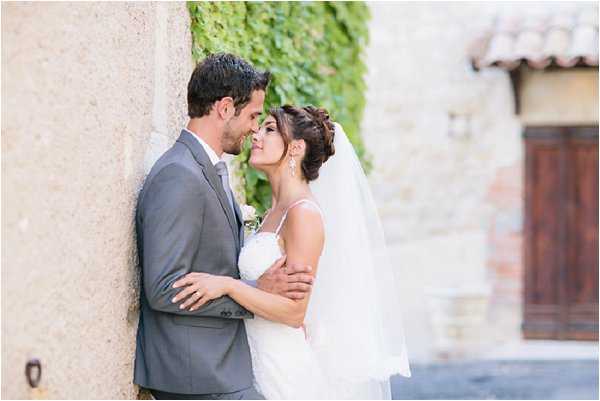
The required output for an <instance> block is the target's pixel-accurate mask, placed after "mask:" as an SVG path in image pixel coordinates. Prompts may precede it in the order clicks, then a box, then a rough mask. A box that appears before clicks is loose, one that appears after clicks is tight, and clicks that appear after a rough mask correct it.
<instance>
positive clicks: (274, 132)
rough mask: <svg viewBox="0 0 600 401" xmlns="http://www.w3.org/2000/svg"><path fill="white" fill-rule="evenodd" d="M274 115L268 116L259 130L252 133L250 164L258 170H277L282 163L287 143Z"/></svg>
mask: <svg viewBox="0 0 600 401" xmlns="http://www.w3.org/2000/svg"><path fill="white" fill-rule="evenodd" d="M281 135H282V133H281V132H279V130H278V129H277V123H276V122H275V118H274V117H273V116H267V118H265V121H264V122H263V124H262V126H261V127H260V129H259V130H258V132H256V133H254V134H253V135H252V151H251V152H250V160H249V162H250V165H251V166H252V167H254V168H255V169H257V170H261V171H268V170H274V169H275V170H276V169H277V168H279V166H280V165H281V162H282V161H285V158H284V159H283V160H282V155H283V152H284V151H285V143H284V142H283V138H282V136H281Z"/></svg>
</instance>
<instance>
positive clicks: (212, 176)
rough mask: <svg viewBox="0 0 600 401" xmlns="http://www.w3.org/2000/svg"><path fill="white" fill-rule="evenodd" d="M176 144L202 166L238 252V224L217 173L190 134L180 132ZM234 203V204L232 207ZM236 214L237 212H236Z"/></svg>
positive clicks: (200, 146)
mask: <svg viewBox="0 0 600 401" xmlns="http://www.w3.org/2000/svg"><path fill="white" fill-rule="evenodd" d="M177 142H180V143H182V144H184V145H185V146H187V147H188V149H190V151H191V152H192V155H193V156H194V159H196V161H197V162H198V164H200V165H201V166H202V173H203V174H204V177H206V180H207V181H208V183H209V184H210V186H211V187H212V189H213V190H214V191H215V192H216V194H217V198H218V199H219V203H221V207H222V208H223V211H224V212H225V215H226V216H227V221H228V222H229V227H230V228H231V231H232V232H233V236H234V238H235V240H236V246H237V248H238V250H239V248H240V241H241V240H240V237H239V229H238V223H237V222H236V219H235V216H234V215H233V211H232V210H231V206H229V201H228V200H227V195H225V191H224V190H223V184H222V183H221V178H220V177H219V176H218V175H217V171H216V170H215V167H214V166H213V164H212V162H211V161H210V158H209V157H208V155H207V154H206V152H205V151H204V148H202V145H200V143H199V142H198V141H197V140H196V139H195V138H193V137H192V134H190V133H189V132H186V131H185V130H183V131H181V135H179V138H178V139H177ZM235 204H236V203H235V202H234V205H235ZM236 213H237V211H236Z"/></svg>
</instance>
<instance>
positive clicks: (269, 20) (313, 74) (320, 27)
mask: <svg viewBox="0 0 600 401" xmlns="http://www.w3.org/2000/svg"><path fill="white" fill-rule="evenodd" d="M188 9H189V11H190V16H191V21H192V23H191V29H192V39H193V49H192V55H193V57H194V60H195V61H200V60H202V59H203V58H204V57H205V56H206V55H208V54H210V53H216V52H222V51H226V52H231V53H234V54H237V55H239V56H241V57H243V58H244V59H246V60H248V61H250V62H251V63H252V64H253V65H254V66H255V67H257V68H259V69H267V70H269V71H271V72H272V73H273V80H272V83H271V84H270V86H269V90H268V93H267V97H266V101H265V108H266V109H268V108H269V107H272V106H276V105H282V104H285V103H290V104H295V105H299V106H304V105H308V104H312V105H315V106H319V107H325V108H326V109H327V110H329V112H330V114H331V116H332V118H333V119H335V120H336V121H338V122H340V123H341V124H342V125H343V126H344V129H345V131H346V133H347V134H348V136H349V138H350V140H351V141H352V143H353V144H354V147H355V149H356V151H357V153H358V155H359V157H360V158H361V160H362V161H363V165H364V166H365V167H366V168H367V169H368V167H369V162H368V160H367V157H366V154H365V149H364V146H363V143H362V141H361V138H360V135H359V125H360V121H361V118H362V113H363V109H364V105H365V99H364V92H365V83H364V80H363V75H364V73H365V72H366V67H365V64H364V63H363V61H362V55H363V54H362V53H363V49H364V47H365V46H366V43H367V40H368V30H367V20H368V18H369V11H368V8H367V6H366V5H365V4H364V3H363V2H248V3H246V2H189V3H188ZM248 154H249V146H248V143H247V144H246V146H245V150H244V152H243V153H242V154H241V155H240V156H239V157H238V162H239V167H240V169H239V171H240V174H242V175H243V179H244V188H245V196H246V202H247V203H248V204H249V205H252V206H254V207H255V208H256V209H257V212H258V213H259V214H262V213H264V211H265V210H266V209H267V208H269V207H270V204H271V192H270V188H269V185H268V182H267V180H266V177H265V176H264V175H263V174H261V173H259V172H258V171H256V170H254V169H252V168H251V167H249V166H248V164H247V159H248Z"/></svg>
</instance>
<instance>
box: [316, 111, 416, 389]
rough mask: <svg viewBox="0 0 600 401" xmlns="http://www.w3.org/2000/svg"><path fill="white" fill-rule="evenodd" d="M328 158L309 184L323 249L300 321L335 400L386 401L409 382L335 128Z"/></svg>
mask: <svg viewBox="0 0 600 401" xmlns="http://www.w3.org/2000/svg"><path fill="white" fill-rule="evenodd" d="M334 146H335V154H334V155H333V156H332V157H330V158H329V160H328V161H327V162H326V163H325V164H324V165H323V166H322V167H321V169H320V172H319V178H318V179H317V180H315V181H313V182H312V183H311V190H312V192H313V195H314V196H315V198H316V199H317V201H318V202H319V205H320V206H321V209H322V212H323V218H324V224H325V247H324V250H323V254H322V256H321V259H320V261H319V268H318V271H317V277H316V280H315V284H314V286H313V291H312V295H311V300H310V302H309V306H308V311H307V314H306V318H305V326H306V331H307V334H308V338H309V342H310V344H311V346H312V347H313V349H314V350H315V354H316V356H317V358H318V359H319V362H320V365H321V366H322V368H323V370H324V372H323V373H324V374H325V375H326V378H327V380H328V382H329V383H331V388H333V390H334V393H333V394H332V395H331V396H332V398H336V399H352V398H361V399H382V398H383V399H385V398H387V399H389V398H391V397H390V395H391V394H390V383H389V377H390V376H391V375H394V374H401V375H403V376H407V377H409V376H410V369H409V366H408V358H407V354H406V345H405V341H404V331H403V325H402V316H401V309H400V305H401V302H400V297H401V295H402V294H400V293H399V292H398V290H397V288H396V281H395V280H396V278H395V275H394V271H393V269H394V268H395V267H397V266H394V265H392V264H391V263H390V259H389V257H388V253H387V249H386V245H385V240H384V235H383V229H382V227H381V222H380V219H379V215H378V213H377V209H376V205H375V202H374V200H373V196H372V194H371V190H370V188H369V184H368V182H367V178H366V176H365V173H364V171H363V169H362V166H361V165H360V161H359V160H358V157H357V156H356V153H355V152H354V149H353V147H352V145H351V143H350V141H349V140H348V138H347V136H346V133H345V132H344V130H343V129H342V127H341V125H339V124H337V123H335V138H334Z"/></svg>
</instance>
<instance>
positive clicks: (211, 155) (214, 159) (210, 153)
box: [183, 128, 224, 166]
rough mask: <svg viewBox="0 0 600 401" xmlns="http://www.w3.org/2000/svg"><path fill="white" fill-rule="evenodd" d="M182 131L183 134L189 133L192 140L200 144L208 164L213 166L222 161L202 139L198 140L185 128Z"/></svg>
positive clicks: (196, 136)
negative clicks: (194, 139) (206, 156)
mask: <svg viewBox="0 0 600 401" xmlns="http://www.w3.org/2000/svg"><path fill="white" fill-rule="evenodd" d="M183 130H184V131H185V132H187V133H189V134H190V135H192V136H193V137H194V138H196V140H197V141H198V142H200V145H202V147H203V148H204V151H205V152H206V154H207V155H208V158H209V159H210V162H211V163H212V164H213V166H214V165H215V164H217V163H218V162H220V161H224V160H222V159H221V158H220V157H219V156H217V152H215V151H214V149H213V148H211V147H210V145H209V144H208V143H206V142H204V141H203V140H202V138H200V137H199V136H198V135H196V134H194V133H193V132H192V131H190V130H189V129H187V128H184V129H183Z"/></svg>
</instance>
